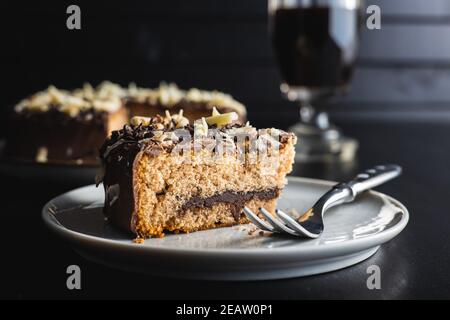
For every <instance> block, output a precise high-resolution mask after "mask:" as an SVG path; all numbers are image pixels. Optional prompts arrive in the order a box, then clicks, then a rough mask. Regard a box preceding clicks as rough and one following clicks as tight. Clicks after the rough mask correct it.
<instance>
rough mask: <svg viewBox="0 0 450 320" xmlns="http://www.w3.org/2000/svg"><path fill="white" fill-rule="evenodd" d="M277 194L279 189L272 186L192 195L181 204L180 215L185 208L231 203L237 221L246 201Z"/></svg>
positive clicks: (269, 197)
mask: <svg viewBox="0 0 450 320" xmlns="http://www.w3.org/2000/svg"><path fill="white" fill-rule="evenodd" d="M279 195H280V189H278V188H273V189H266V190H260V191H250V192H236V191H232V190H229V191H225V192H222V193H219V194H216V195H213V196H211V197H208V198H202V197H192V198H190V199H189V200H188V201H186V202H185V203H184V204H183V205H182V207H181V210H180V215H183V214H184V213H185V212H186V211H187V210H189V209H192V208H211V207H212V206H214V205H215V204H217V203H226V204H230V205H231V212H232V213H233V216H234V219H235V221H236V222H237V221H239V218H240V216H241V213H242V209H244V206H245V203H246V202H247V201H249V200H252V199H254V198H257V199H260V200H270V199H274V198H277V197H278V196H279Z"/></svg>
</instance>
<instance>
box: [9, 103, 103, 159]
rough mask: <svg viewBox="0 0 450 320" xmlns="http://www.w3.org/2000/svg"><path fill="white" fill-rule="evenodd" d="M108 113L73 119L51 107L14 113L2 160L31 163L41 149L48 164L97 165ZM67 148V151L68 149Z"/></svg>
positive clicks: (83, 114)
mask: <svg viewBox="0 0 450 320" xmlns="http://www.w3.org/2000/svg"><path fill="white" fill-rule="evenodd" d="M107 123H108V114H107V113H106V112H102V111H98V110H95V109H88V110H83V111H81V112H80V113H79V114H78V115H76V116H74V117H72V116H70V115H68V114H67V113H64V112H61V111H59V110H58V109H57V107H56V106H51V107H50V109H49V110H48V111H46V112H39V111H32V110H27V109H25V110H22V111H21V112H13V113H12V114H11V118H10V121H9V122H8V128H7V131H6V141H7V143H6V146H5V152H4V156H5V157H11V158H15V159H17V160H20V159H23V160H28V161H34V160H35V157H36V153H37V151H38V149H39V148H40V147H45V148H47V150H48V157H47V158H48V160H49V161H70V160H77V159H82V160H83V161H84V162H85V163H86V162H87V163H90V162H92V163H96V162H97V156H98V152H97V148H98V146H100V145H101V144H102V143H103V142H104V140H105V137H106V136H107V134H108V132H107V131H108V128H107ZM68 149H70V150H68Z"/></svg>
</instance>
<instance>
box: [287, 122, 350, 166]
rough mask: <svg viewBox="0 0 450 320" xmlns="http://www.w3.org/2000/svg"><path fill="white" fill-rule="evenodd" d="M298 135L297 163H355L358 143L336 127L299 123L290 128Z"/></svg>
mask: <svg viewBox="0 0 450 320" xmlns="http://www.w3.org/2000/svg"><path fill="white" fill-rule="evenodd" d="M289 131H291V132H294V133H295V134H296V135H297V138H298V141H297V145H296V156H295V160H296V161H297V162H349V161H353V160H354V159H355V156H356V151H357V149H358V141H357V140H355V139H353V138H349V137H345V136H343V135H342V133H341V132H340V130H339V129H338V128H336V127H334V126H329V127H327V128H318V127H317V126H314V125H309V124H305V123H297V124H296V125H294V126H293V127H291V128H289Z"/></svg>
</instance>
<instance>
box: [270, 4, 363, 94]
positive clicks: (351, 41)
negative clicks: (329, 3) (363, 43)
mask: <svg viewBox="0 0 450 320" xmlns="http://www.w3.org/2000/svg"><path fill="white" fill-rule="evenodd" d="M358 15H359V11H357V10H348V9H344V8H328V7H311V8H294V9H284V8H282V9H277V10H276V11H275V12H274V13H273V16H272V21H271V27H272V40H273V45H274V48H275V54H276V57H277V59H278V63H279V66H280V70H281V75H282V77H283V79H284V81H285V83H287V84H288V85H289V86H290V87H307V88H320V87H322V88H323V87H331V88H344V87H346V85H347V84H348V82H349V80H350V77H351V74H352V67H353V64H354V61H355V58H356V51H357V44H358V31H359V30H358V21H359V16H358Z"/></svg>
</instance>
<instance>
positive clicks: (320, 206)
mask: <svg viewBox="0 0 450 320" xmlns="http://www.w3.org/2000/svg"><path fill="white" fill-rule="evenodd" d="M401 172H402V168H401V167H400V166H397V165H379V166H376V167H374V168H373V169H368V170H366V171H364V172H362V173H360V174H358V175H357V176H356V177H355V178H354V179H353V180H352V181H350V182H347V183H338V184H337V185H335V186H334V187H332V188H331V189H330V190H329V191H328V192H327V193H325V194H324V195H323V196H322V197H320V199H319V200H318V201H317V202H316V203H315V204H314V205H313V206H312V207H311V208H310V209H309V210H307V211H306V212H305V213H304V214H303V215H301V216H300V218H298V219H294V218H292V217H291V216H289V215H288V214H286V213H284V212H283V211H281V210H278V209H276V210H275V214H276V216H277V217H278V218H277V217H275V216H273V215H272V214H271V213H270V212H269V211H267V210H266V209H264V208H259V211H260V212H261V214H262V215H263V216H264V218H265V220H262V219H261V218H259V217H258V215H257V214H255V213H254V212H252V211H251V210H250V209H249V208H247V207H245V208H244V212H245V214H246V216H247V218H248V219H249V220H250V221H252V222H253V223H254V224H255V225H256V226H257V227H258V228H260V229H262V230H265V231H270V232H274V233H282V234H289V235H292V236H295V237H302V238H318V237H319V236H320V235H321V233H322V232H323V230H324V224H323V215H324V214H325V212H326V211H327V210H328V209H329V208H331V207H334V206H337V205H339V204H342V203H348V202H352V201H353V200H355V198H356V196H357V195H359V194H360V193H362V192H364V191H366V190H369V189H371V188H374V187H377V186H379V185H381V184H383V183H385V182H387V181H389V180H391V179H394V178H396V177H398V176H399V175H400V174H401Z"/></svg>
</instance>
